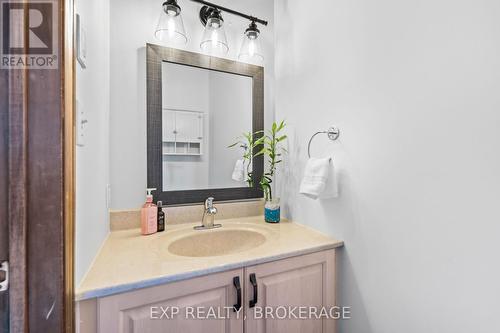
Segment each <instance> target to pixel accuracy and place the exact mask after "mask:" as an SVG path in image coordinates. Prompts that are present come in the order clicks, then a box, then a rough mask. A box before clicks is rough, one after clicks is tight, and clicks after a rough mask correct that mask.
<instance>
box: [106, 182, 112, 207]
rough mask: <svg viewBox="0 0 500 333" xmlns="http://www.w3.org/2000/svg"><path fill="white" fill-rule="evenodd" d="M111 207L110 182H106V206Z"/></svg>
mask: <svg viewBox="0 0 500 333" xmlns="http://www.w3.org/2000/svg"><path fill="white" fill-rule="evenodd" d="M109 207H111V184H106V208H107V209H109Z"/></svg>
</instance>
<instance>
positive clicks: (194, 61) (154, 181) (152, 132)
mask: <svg viewBox="0 0 500 333" xmlns="http://www.w3.org/2000/svg"><path fill="white" fill-rule="evenodd" d="M146 58H147V69H146V73H147V156H148V157H147V159H148V187H151V188H157V189H158V190H157V191H154V192H153V195H154V199H155V200H161V201H163V203H164V204H166V205H176V204H186V203H199V202H203V201H204V200H205V199H206V198H207V197H209V196H213V197H215V198H216V199H217V200H218V201H219V200H221V201H222V200H224V201H226V200H242V199H253V198H262V196H263V195H262V190H261V188H260V186H259V180H260V178H261V176H262V173H263V171H264V159H263V157H262V156H259V157H256V158H254V161H253V167H254V170H253V171H254V176H253V178H254V184H255V185H254V187H250V188H249V187H238V188H219V189H203V190H186V191H162V190H161V189H162V187H163V185H162V184H163V171H162V170H163V167H162V161H163V156H162V72H161V65H162V62H164V61H167V62H172V63H177V64H181V65H187V66H193V67H199V68H205V69H210V70H215V71H220V72H226V73H232V74H238V75H243V76H248V77H251V78H252V82H253V99H252V100H253V105H252V109H253V111H252V113H253V117H252V129H253V131H254V132H256V131H260V130H263V129H264V68H263V67H260V66H255V65H250V64H245V63H241V62H237V61H232V60H227V59H222V58H216V57H210V56H207V55H203V54H199V53H194V52H188V51H183V50H178V49H173V48H168V47H163V46H159V45H154V44H147V45H146Z"/></svg>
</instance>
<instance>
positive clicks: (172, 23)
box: [155, 0, 187, 45]
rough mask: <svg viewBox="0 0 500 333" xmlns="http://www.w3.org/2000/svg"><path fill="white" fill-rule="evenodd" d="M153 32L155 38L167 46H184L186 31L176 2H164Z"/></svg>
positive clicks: (172, 0)
mask: <svg viewBox="0 0 500 333" xmlns="http://www.w3.org/2000/svg"><path fill="white" fill-rule="evenodd" d="M162 7H163V9H162V11H161V14H160V19H159V21H158V25H157V26H156V30H155V38H156V39H158V40H160V41H162V42H165V43H167V44H175V45H182V44H186V42H187V37H186V30H185V29H184V22H183V21H182V16H181V7H180V6H179V5H178V4H177V0H166V1H165V2H164V3H163V5H162Z"/></svg>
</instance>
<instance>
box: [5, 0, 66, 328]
mask: <svg viewBox="0 0 500 333" xmlns="http://www.w3.org/2000/svg"><path fill="white" fill-rule="evenodd" d="M68 1H69V0H58V1H56V2H55V3H54V4H55V5H56V6H57V8H56V9H57V11H56V12H57V14H58V15H57V18H58V22H59V24H58V26H57V31H55V32H56V33H57V34H58V35H57V36H58V54H57V61H58V68H57V69H34V68H30V69H24V70H20V69H17V70H9V71H7V70H3V71H2V81H1V83H2V85H7V87H8V105H7V107H8V118H7V119H8V131H7V136H6V138H7V142H8V143H7V144H8V165H7V166H8V173H7V174H8V183H9V184H8V193H7V201H8V203H7V211H8V221H9V263H10V290H9V305H8V307H9V329H8V331H10V332H51V333H66V332H71V330H67V329H66V328H67V327H68V326H67V325H66V321H67V320H66V317H65V305H66V304H65V302H67V300H66V299H65V297H64V296H65V294H67V291H66V285H65V282H66V277H67V275H68V272H67V271H65V268H66V267H67V266H66V265H65V258H66V259H67V257H65V250H66V248H65V246H64V242H65V237H64V236H65V235H64V232H65V227H64V222H65V219H64V215H63V214H64V203H65V195H64V194H65V193H64V182H65V177H64V168H63V166H64V159H63V156H64V145H63V136H64V132H63V130H64V111H65V105H64V103H65V99H64V96H63V95H64V85H63V82H64V77H65V71H64V69H65V52H64V51H63V50H65V46H66V42H65V40H64V36H65V29H64V22H65V20H64V18H65V17H64V14H65V10H64V6H65V5H66V4H67V3H68ZM29 3H30V1H27V2H26V6H27V5H29ZM71 3H72V2H71ZM25 13H27V11H25ZM26 15H27V14H26ZM27 21H28V20H27V17H26V18H25V22H27ZM24 30H25V31H24V35H25V39H24V40H25V41H27V40H28V38H27V37H28V32H29V31H28V29H27V26H26V27H25V29H24ZM68 33H72V29H71V31H69V32H68ZM26 46H27V45H25V49H26ZM25 53H28V52H27V50H26V52H25ZM6 73H7V74H6ZM6 78H8V81H5V79H6ZM0 104H1V107H2V108H4V107H5V106H4V105H3V104H2V103H0ZM4 111H5V110H2V114H1V116H4V115H5V114H4ZM71 111H72V110H71ZM0 141H1V140H0ZM4 155H5V149H2V148H0V162H2V163H4V161H5V158H4V157H5V156H4ZM0 190H1V189H0ZM0 208H1V209H2V211H1V212H0V213H1V214H2V215H4V212H5V204H4V203H3V200H0ZM70 209H73V207H70ZM71 241H72V240H71ZM71 263H72V259H71V262H70V264H71ZM70 267H72V266H70ZM70 278H72V274H71V275H70ZM71 311H72V307H71ZM71 316H72V314H71ZM2 332H3V330H2Z"/></svg>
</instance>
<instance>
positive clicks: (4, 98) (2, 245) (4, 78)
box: [0, 70, 9, 332]
mask: <svg viewBox="0 0 500 333" xmlns="http://www.w3.org/2000/svg"><path fill="white" fill-rule="evenodd" d="M8 125H9V76H8V72H7V71H3V70H0V261H5V260H8V259H9V211H8V205H9V202H8V193H9V181H8V180H9V175H8V170H9V158H8V154H9V145H8V140H9V126H8ZM3 278H4V276H1V277H0V279H3ZM8 309H9V294H8V291H5V292H0V332H7V330H8V328H9V316H8V314H9V313H8Z"/></svg>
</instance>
